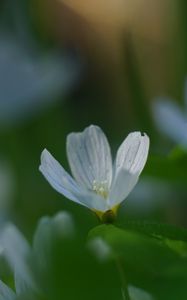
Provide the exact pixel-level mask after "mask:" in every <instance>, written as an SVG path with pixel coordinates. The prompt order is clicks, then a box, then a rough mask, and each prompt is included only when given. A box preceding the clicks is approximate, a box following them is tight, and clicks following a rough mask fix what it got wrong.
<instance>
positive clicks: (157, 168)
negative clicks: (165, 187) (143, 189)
mask: <svg viewBox="0 0 187 300" xmlns="http://www.w3.org/2000/svg"><path fill="white" fill-rule="evenodd" d="M145 174H146V175H148V176H151V177H156V178H160V179H164V180H166V181H168V182H169V181H175V182H178V183H186V182H187V152H186V151H185V150H183V149H181V148H178V147H177V148H175V149H174V150H173V151H172V152H171V153H170V154H169V155H168V156H150V157H149V159H148V162H147V165H146V168H145Z"/></svg>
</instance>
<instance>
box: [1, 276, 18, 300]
mask: <svg viewBox="0 0 187 300" xmlns="http://www.w3.org/2000/svg"><path fill="white" fill-rule="evenodd" d="M15 299H16V294H15V293H14V292H13V290H12V289H11V288H9V287H8V286H7V285H6V284H5V283H4V282H2V281H1V280H0V300H15Z"/></svg>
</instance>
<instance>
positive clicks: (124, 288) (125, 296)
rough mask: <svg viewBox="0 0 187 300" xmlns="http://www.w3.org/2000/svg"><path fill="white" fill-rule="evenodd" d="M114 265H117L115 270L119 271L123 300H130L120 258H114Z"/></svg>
mask: <svg viewBox="0 0 187 300" xmlns="http://www.w3.org/2000/svg"><path fill="white" fill-rule="evenodd" d="M116 267H117V270H118V272H119V276H120V279H121V284H122V296H123V300H131V299H130V295H129V291H128V284H127V279H126V276H125V272H124V269H123V265H122V262H121V260H120V258H116Z"/></svg>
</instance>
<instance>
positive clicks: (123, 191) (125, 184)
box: [108, 169, 139, 208]
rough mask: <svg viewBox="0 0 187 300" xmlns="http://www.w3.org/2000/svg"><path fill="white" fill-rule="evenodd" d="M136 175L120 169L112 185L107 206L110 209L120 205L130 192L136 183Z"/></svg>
mask: <svg viewBox="0 0 187 300" xmlns="http://www.w3.org/2000/svg"><path fill="white" fill-rule="evenodd" d="M138 178H139V176H138V173H137V174H132V173H130V172H129V171H128V170H126V169H120V171H119V172H118V173H117V175H116V176H115V179H114V181H113V183H112V187H111V192H110V195H109V199H108V204H109V205H110V207H111V208H112V207H113V206H116V205H118V204H120V203H121V202H122V201H123V200H124V199H125V198H126V197H127V196H128V195H129V194H130V192H131V191H132V189H133V188H134V187H135V185H136V183H137V182H138Z"/></svg>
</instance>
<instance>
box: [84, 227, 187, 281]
mask: <svg viewBox="0 0 187 300" xmlns="http://www.w3.org/2000/svg"><path fill="white" fill-rule="evenodd" d="M149 231H150V230H149ZM160 232H161V231H158V230H157V233H160ZM162 232H163V230H162ZM95 237H101V238H102V239H103V240H104V241H105V242H106V243H107V244H108V245H109V246H110V247H111V249H112V251H113V253H114V257H120V258H121V259H122V260H123V262H124V265H125V269H126V272H127V273H128V274H129V275H130V276H131V275H133V277H134V276H138V277H140V276H142V275H143V276H144V278H146V279H147V280H149V279H150V278H151V277H152V278H155V277H157V278H162V277H163V276H164V273H165V271H166V270H167V269H168V268H170V267H171V265H177V264H178V263H181V261H182V260H183V258H182V257H181V255H180V254H181V253H180V251H178V250H177V251H176V248H177V244H176V245H175V241H174V240H173V244H172V246H171V245H170V246H169V244H168V240H169V239H167V243H165V242H164V241H163V240H161V239H158V238H154V237H153V236H151V235H150V236H148V235H146V234H143V233H140V232H138V231H134V230H130V229H120V228H117V227H115V226H113V225H101V226H98V227H96V228H94V229H93V230H92V231H91V232H90V234H89V238H95ZM175 247H176V248H175ZM185 262H186V260H185Z"/></svg>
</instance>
